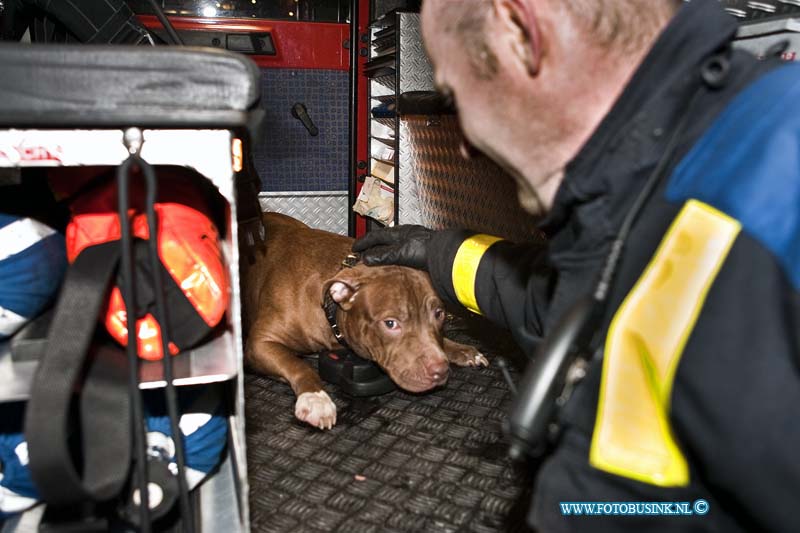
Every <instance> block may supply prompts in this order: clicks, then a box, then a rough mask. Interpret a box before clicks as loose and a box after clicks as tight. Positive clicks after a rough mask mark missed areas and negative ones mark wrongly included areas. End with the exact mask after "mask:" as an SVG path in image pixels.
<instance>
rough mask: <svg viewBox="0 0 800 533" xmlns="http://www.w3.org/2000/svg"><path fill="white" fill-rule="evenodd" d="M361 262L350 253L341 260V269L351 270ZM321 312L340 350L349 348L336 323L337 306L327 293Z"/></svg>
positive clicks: (358, 256) (355, 255)
mask: <svg viewBox="0 0 800 533" xmlns="http://www.w3.org/2000/svg"><path fill="white" fill-rule="evenodd" d="M360 260H361V256H360V255H359V254H356V253H350V254H348V255H347V257H345V258H344V259H343V260H342V268H353V267H354V266H356V265H357V264H358V262H359V261H360ZM322 310H323V311H325V318H327V319H328V324H330V326H331V331H333V336H334V337H336V342H338V343H339V344H341V345H342V348H348V349H349V348H350V345H349V344H347V341H346V340H344V333H342V329H341V328H340V327H339V323H338V322H337V321H336V312H337V311H338V310H339V304H337V303H336V302H335V301H333V297H332V296H331V294H330V293H329V292H326V293H325V299H324V300H323V301H322Z"/></svg>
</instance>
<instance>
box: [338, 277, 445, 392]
mask: <svg viewBox="0 0 800 533" xmlns="http://www.w3.org/2000/svg"><path fill="white" fill-rule="evenodd" d="M323 290H324V292H323V294H322V296H323V298H324V297H325V293H329V294H330V295H331V297H332V298H333V300H334V301H335V302H336V303H337V304H338V305H339V307H340V308H341V310H342V311H343V312H342V313H339V315H338V316H339V327H340V328H341V330H342V333H343V334H344V337H345V340H346V341H347V342H348V343H349V344H350V346H351V347H352V348H353V350H354V351H355V352H356V353H357V354H358V355H360V356H361V357H364V358H365V359H371V360H372V361H375V362H376V363H377V364H378V365H380V366H381V368H383V369H384V370H385V371H386V373H387V374H389V377H390V378H392V380H393V381H394V382H395V383H397V384H398V385H399V386H400V387H402V388H403V389H406V390H408V391H411V392H421V391H426V390H429V389H432V388H433V387H436V386H438V385H442V384H444V383H445V382H446V381H447V375H448V371H449V365H448V362H447V357H446V356H445V353H444V350H443V349H442V325H443V323H444V317H445V312H444V305H443V303H442V300H441V299H440V298H439V297H438V296H437V295H436V292H435V291H434V289H433V286H432V285H431V280H430V277H429V276H428V274H426V273H425V272H420V271H419V270H414V269H412V268H407V267H400V266H377V267H367V266H365V265H357V266H355V267H353V268H345V269H342V270H341V271H340V272H339V273H338V274H337V275H336V276H335V277H334V278H332V279H329V280H328V281H326V282H325V284H324V289H323Z"/></svg>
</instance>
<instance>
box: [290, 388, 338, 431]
mask: <svg viewBox="0 0 800 533" xmlns="http://www.w3.org/2000/svg"><path fill="white" fill-rule="evenodd" d="M294 416H296V417H297V418H299V419H300V420H302V421H303V422H305V423H307V424H311V425H312V426H314V427H318V428H319V429H331V428H332V427H333V426H334V425H336V404H335V403H333V400H331V398H330V396H328V393H327V392H325V391H324V390H321V391H317V392H304V393H303V394H301V395H300V396H298V397H297V403H295V404H294Z"/></svg>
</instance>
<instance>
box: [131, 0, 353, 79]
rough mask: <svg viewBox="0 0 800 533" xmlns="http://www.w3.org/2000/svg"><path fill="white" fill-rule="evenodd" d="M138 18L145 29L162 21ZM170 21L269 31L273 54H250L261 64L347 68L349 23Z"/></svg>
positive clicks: (180, 25)
mask: <svg viewBox="0 0 800 533" xmlns="http://www.w3.org/2000/svg"><path fill="white" fill-rule="evenodd" d="M364 3H366V4H368V2H364ZM139 19H140V20H141V21H142V23H143V24H144V25H145V26H146V27H147V28H151V29H159V28H161V23H160V22H158V19H157V18H156V17H155V16H152V15H140V16H139ZM169 20H170V22H172V25H173V26H175V29H176V30H179V31H180V30H202V31H219V32H228V33H266V32H269V33H270V34H271V35H272V41H273V42H274V43H275V51H276V55H274V56H266V55H252V56H250V58H251V59H253V61H255V63H256V64H257V65H258V66H260V67H277V68H298V69H299V68H308V69H323V70H349V68H350V53H349V50H346V49H345V48H344V46H343V44H344V42H345V41H346V40H347V39H348V38H349V37H350V29H349V25H348V24H334V23H327V22H291V21H283V20H250V19H234V18H204V17H170V18H169Z"/></svg>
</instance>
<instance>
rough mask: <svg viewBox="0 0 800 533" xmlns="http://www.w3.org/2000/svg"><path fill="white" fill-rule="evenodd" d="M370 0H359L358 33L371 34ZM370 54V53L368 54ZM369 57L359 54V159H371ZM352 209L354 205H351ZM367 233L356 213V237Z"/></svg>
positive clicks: (367, 48) (360, 172)
mask: <svg viewBox="0 0 800 533" xmlns="http://www.w3.org/2000/svg"><path fill="white" fill-rule="evenodd" d="M369 4H370V2H369V0H359V1H358V34H359V35H369V17H370V13H369ZM358 44H359V46H360V47H364V48H365V49H366V50H369V43H367V44H364V43H360V42H359V43H358ZM367 55H369V54H367ZM366 63H367V57H365V56H362V55H360V54H359V56H358V143H357V144H358V146H357V151H356V153H357V154H358V160H359V161H369V154H368V152H367V149H368V141H369V104H370V102H369V99H368V98H367V84H368V83H369V80H368V78H367V77H366V75H365V74H364V65H366ZM368 172H369V169H364V170H359V171H358V175H359V176H364V175H366V174H367V173H368ZM361 185H362V184H361V182H356V194H358V193H359V192H361ZM350 208H351V209H352V206H351V207H350ZM366 233H367V219H366V218H365V217H362V216H361V215H356V237H361V236H362V235H364V234H366Z"/></svg>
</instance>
